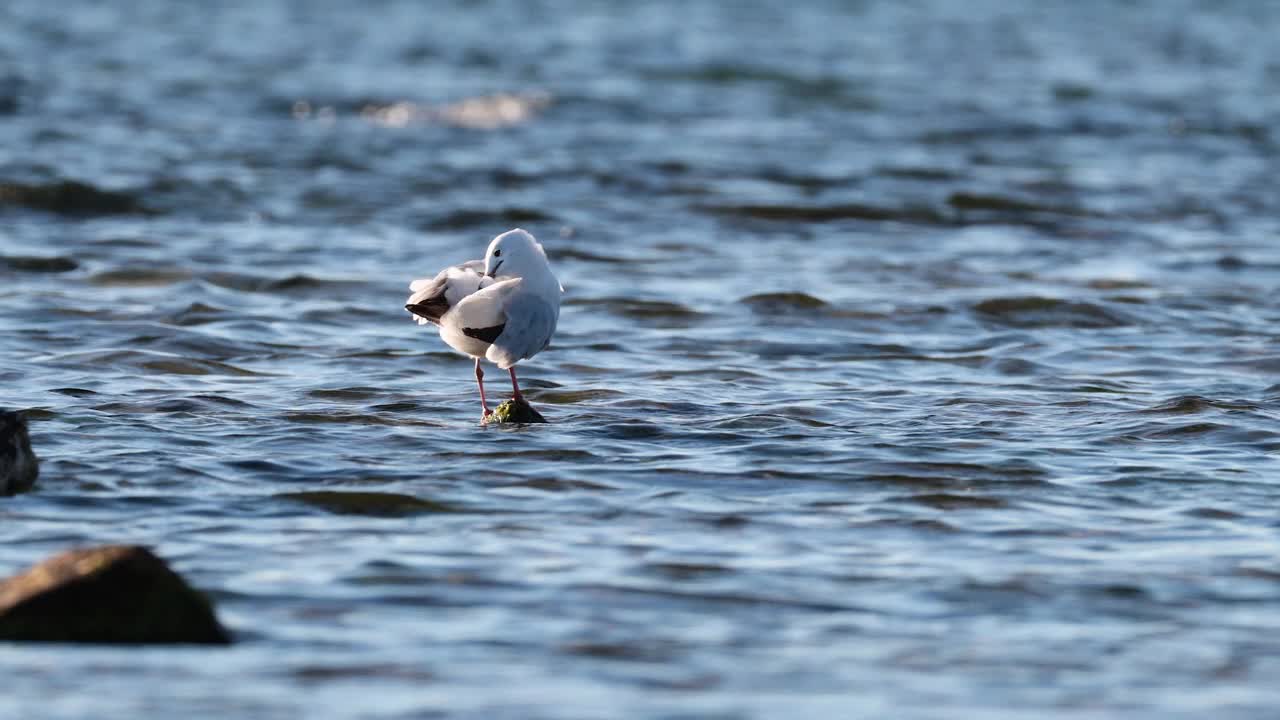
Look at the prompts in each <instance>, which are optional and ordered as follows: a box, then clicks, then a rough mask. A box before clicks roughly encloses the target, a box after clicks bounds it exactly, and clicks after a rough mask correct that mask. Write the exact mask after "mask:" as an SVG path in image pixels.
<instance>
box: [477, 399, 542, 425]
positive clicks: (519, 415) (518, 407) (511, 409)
mask: <svg viewBox="0 0 1280 720" xmlns="http://www.w3.org/2000/svg"><path fill="white" fill-rule="evenodd" d="M546 421H547V419H546V418H544V417H542V413H540V412H538V411H537V410H534V409H533V406H532V405H530V404H529V403H527V402H525V401H524V400H516V399H515V398H512V399H510V400H508V401H506V402H504V403H502V404H501V405H499V406H498V408H497V409H496V410H494V411H493V414H492V415H490V416H489V417H487V418H485V419H484V424H485V425H499V424H507V423H544V422H546Z"/></svg>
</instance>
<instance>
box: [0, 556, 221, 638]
mask: <svg viewBox="0 0 1280 720" xmlns="http://www.w3.org/2000/svg"><path fill="white" fill-rule="evenodd" d="M0 640H17V641H27V642H82V643H124V644H152V643H203V644H219V645H223V644H227V643H230V642H231V638H230V637H229V636H228V635H227V631H226V630H224V629H223V628H222V626H221V625H220V624H219V623H218V618H217V617H216V616H215V615H214V613H213V606H212V605H210V603H209V601H208V600H207V599H206V598H205V597H204V596H203V595H201V594H200V593H199V592H197V591H195V590H193V589H192V588H191V586H190V585H188V584H187V583H186V581H185V580H183V579H182V578H181V577H180V576H179V575H178V574H177V573H175V572H173V570H171V569H169V566H168V565H167V564H165V562H164V561H163V560H161V559H160V558H158V557H156V556H155V555H153V554H152V553H151V551H149V550H147V549H146V548H144V547H139V546H135V545H104V546H100V547H93V548H86V549H81V550H71V551H68V552H65V553H62V554H61V555H55V556H54V557H51V558H49V559H48V560H45V561H44V562H42V563H40V564H38V565H36V566H35V567H32V568H30V569H29V570H27V571H26V572H23V573H21V574H19V575H15V576H13V577H11V578H9V579H8V580H4V581H3V582H0Z"/></svg>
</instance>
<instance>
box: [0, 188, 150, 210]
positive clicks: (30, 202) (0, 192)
mask: <svg viewBox="0 0 1280 720" xmlns="http://www.w3.org/2000/svg"><path fill="white" fill-rule="evenodd" d="M3 205H13V206H17V207H22V208H27V209H28V210H41V211H44V212H50V213H54V214H57V215H68V216H72V217H91V216H94V215H147V214H152V213H153V211H152V210H150V209H148V208H147V207H146V206H144V205H143V204H142V201H141V200H139V199H138V198H137V197H136V196H135V195H133V194H132V193H127V192H119V191H115V190H103V189H101V188H97V187H94V186H93V185H89V184H88V183H83V182H79V181H76V180H60V181H57V182H51V183H35V184H28V183H20V182H0V206H3Z"/></svg>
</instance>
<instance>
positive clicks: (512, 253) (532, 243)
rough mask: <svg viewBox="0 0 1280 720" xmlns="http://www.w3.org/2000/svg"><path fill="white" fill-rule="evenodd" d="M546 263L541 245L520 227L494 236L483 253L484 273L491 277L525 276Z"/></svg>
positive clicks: (545, 256) (545, 255)
mask: <svg viewBox="0 0 1280 720" xmlns="http://www.w3.org/2000/svg"><path fill="white" fill-rule="evenodd" d="M546 265H547V254H546V252H545V251H543V249H542V245H540V244H538V241H537V240H534V239H533V236H532V235H530V234H529V233H527V232H525V231H524V230H521V229H520V228H516V229H514V230H508V231H506V232H504V233H502V234H501V235H499V236H498V237H496V238H494V239H493V242H491V243H489V250H488V251H487V252H485V254H484V274H485V275H488V276H489V277H492V278H499V277H506V278H518V277H525V276H526V275H529V274H530V273H533V272H535V271H537V270H538V269H539V268H544V267H546Z"/></svg>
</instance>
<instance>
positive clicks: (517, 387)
mask: <svg viewBox="0 0 1280 720" xmlns="http://www.w3.org/2000/svg"><path fill="white" fill-rule="evenodd" d="M507 369H508V370H510V371H511V389H512V390H514V391H515V393H516V394H515V400H516V402H524V396H523V395H521V394H520V384H519V383H517V382H516V369H515V366H512V367H510V368H507Z"/></svg>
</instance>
